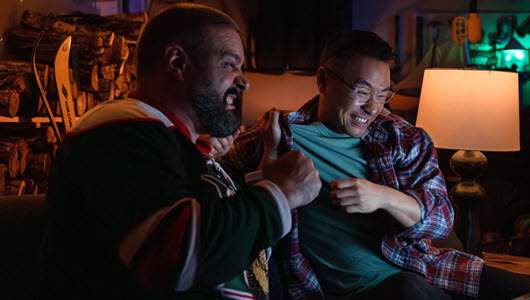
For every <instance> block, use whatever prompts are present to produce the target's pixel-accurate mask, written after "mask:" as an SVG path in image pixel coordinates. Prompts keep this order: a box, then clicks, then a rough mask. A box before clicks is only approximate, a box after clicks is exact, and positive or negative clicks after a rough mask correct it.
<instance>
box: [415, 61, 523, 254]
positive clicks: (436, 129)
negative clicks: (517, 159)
mask: <svg viewBox="0 0 530 300" xmlns="http://www.w3.org/2000/svg"><path fill="white" fill-rule="evenodd" d="M416 126H417V127H421V128H423V129H425V131H426V132H427V133H428V134H429V136H430V137H431V138H432V140H433V142H434V145H435V147H436V148H441V149H455V150H459V151H457V152H456V153H455V154H454V155H453V157H452V158H451V161H450V165H451V169H452V170H453V171H454V172H455V173H456V174H458V175H459V176H460V178H461V180H460V182H458V183H457V184H456V185H455V186H454V187H453V188H452V189H451V191H450V192H449V195H450V197H451V199H452V201H453V203H454V204H455V206H456V207H457V217H456V224H455V230H456V233H457V235H458V237H459V238H460V240H461V241H462V244H463V245H464V249H465V250H466V251H467V252H470V253H473V254H476V255H480V249H479V245H480V244H479V242H480V238H481V236H480V227H479V217H478V205H477V204H478V202H479V201H480V200H481V199H484V198H485V196H486V192H485V191H484V189H483V188H482V187H481V186H480V185H479V184H478V183H477V182H476V178H477V177H478V176H479V175H480V174H481V173H482V172H483V170H485V168H486V167H487V164H488V160H487V159H486V156H484V154H482V153H481V152H480V151H495V152H496V151H519V149H520V145H519V83H518V74H517V73H514V72H500V71H489V70H462V69H427V70H425V74H424V76H423V84H422V89H421V95H420V103H419V107H418V116H417V120H416Z"/></svg>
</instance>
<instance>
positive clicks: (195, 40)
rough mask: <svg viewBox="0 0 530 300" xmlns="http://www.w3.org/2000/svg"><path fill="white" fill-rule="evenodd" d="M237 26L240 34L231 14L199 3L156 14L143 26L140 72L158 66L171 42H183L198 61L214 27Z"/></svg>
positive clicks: (192, 58) (179, 6) (137, 52)
mask: <svg viewBox="0 0 530 300" xmlns="http://www.w3.org/2000/svg"><path fill="white" fill-rule="evenodd" d="M219 26H220V27H223V26H224V27H228V28H233V29H234V30H236V31H237V32H238V33H239V34H241V31H240V30H239V27H238V26H237V24H236V23H235V22H234V20H232V19H231V18H230V17H229V16H228V15H227V14H225V13H223V12H221V11H219V10H217V9H214V8H211V7H208V6H204V5H199V4H191V3H178V4H175V5H172V6H170V7H168V8H166V9H164V10H162V11H160V12H159V13H158V14H156V15H155V16H154V17H153V18H152V19H151V20H150V21H149V22H148V23H147V24H146V25H145V27H144V28H143V30H142V34H141V35H140V37H139V39H138V44H137V46H136V59H137V63H138V70H137V72H138V75H140V76H141V75H142V74H149V73H150V72H151V71H153V70H156V66H157V65H158V64H159V63H160V60H161V59H162V57H163V55H164V50H165V48H166V47H167V46H168V45H169V44H171V43H177V44H179V45H180V46H181V47H182V48H183V49H184V51H185V52H186V54H187V55H188V58H189V59H190V60H191V61H192V62H194V63H198V61H199V60H198V57H200V56H199V55H200V54H202V53H203V52H204V51H205V50H206V49H208V48H209V47H208V46H209V45H211V39H210V37H209V36H208V33H209V29H210V28H212V27H219Z"/></svg>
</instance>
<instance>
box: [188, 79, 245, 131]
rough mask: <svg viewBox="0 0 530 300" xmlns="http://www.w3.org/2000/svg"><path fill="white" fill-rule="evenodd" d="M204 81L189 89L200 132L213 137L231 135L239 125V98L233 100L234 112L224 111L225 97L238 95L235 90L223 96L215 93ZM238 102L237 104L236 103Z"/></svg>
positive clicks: (230, 90) (229, 90)
mask: <svg viewBox="0 0 530 300" xmlns="http://www.w3.org/2000/svg"><path fill="white" fill-rule="evenodd" d="M206 82H207V81H206V80H204V79H199V80H198V81H197V83H196V84H195V85H194V86H193V87H192V89H191V97H192V99H193V108H194V109H195V112H196V113H197V116H198V117H199V122H200V124H199V126H201V127H200V128H198V129H199V130H200V131H203V132H206V133H208V134H210V135H211V136H213V137H226V136H229V135H232V134H233V133H234V132H235V131H236V130H237V129H238V128H239V125H240V124H241V116H240V113H239V108H240V107H238V106H240V97H238V98H237V99H234V106H236V109H234V110H226V101H225V96H226V95H228V94H234V95H240V93H239V92H238V91H237V89H235V88H233V89H228V91H226V93H225V94H224V95H220V94H219V93H217V92H216V91H215V90H213V88H211V85H209V84H207V83H206ZM236 102H238V103H236Z"/></svg>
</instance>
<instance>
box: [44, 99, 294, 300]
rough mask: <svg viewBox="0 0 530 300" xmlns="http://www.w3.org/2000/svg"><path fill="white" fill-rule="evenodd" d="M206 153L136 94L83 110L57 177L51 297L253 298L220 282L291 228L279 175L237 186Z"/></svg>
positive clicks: (49, 256)
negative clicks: (86, 110) (274, 181)
mask: <svg viewBox="0 0 530 300" xmlns="http://www.w3.org/2000/svg"><path fill="white" fill-rule="evenodd" d="M199 150H202V151H203V152H205V153H207V152H209V146H208V145H199V144H198V145H195V144H193V143H192V142H191V140H190V134H189V131H188V130H187V128H186V127H185V126H184V125H183V124H182V123H181V122H180V121H179V120H178V119H177V118H176V117H175V116H174V115H172V114H170V113H169V112H167V111H165V110H164V108H162V107H159V106H157V105H156V104H154V103H151V102H149V100H147V99H145V98H142V97H141V96H139V95H136V94H130V95H129V98H128V99H126V100H116V101H108V102H105V103H103V104H100V105H98V106H97V107H96V108H94V109H93V110H91V111H89V112H88V113H86V114H85V115H83V116H82V117H81V118H80V119H79V120H78V121H77V122H76V124H75V125H74V127H73V129H72V131H71V132H70V133H69V134H68V136H67V137H66V138H65V139H64V141H63V143H62V144H61V146H60V148H59V149H58V151H57V155H56V158H55V160H54V164H53V167H52V170H51V173H50V181H49V193H48V195H47V202H48V204H49V207H50V212H51V216H50V224H49V226H48V229H47V234H46V238H45V240H44V243H43V248H42V253H43V255H42V258H43V260H42V262H43V276H42V282H43V284H42V286H43V288H42V293H41V294H42V295H43V297H44V298H53V299H63V298H64V299H66V298H68V299H209V298H217V297H219V296H227V297H231V298H236V299H237V298H238V297H239V298H245V299H249V298H252V295H250V294H245V293H243V294H238V292H239V291H237V290H230V289H223V288H220V289H218V288H217V287H220V286H222V285H223V283H225V282H227V281H230V280H231V279H233V278H234V277H236V275H238V274H241V273H242V272H243V270H245V269H246V268H247V267H248V266H249V265H250V263H251V262H252V260H253V259H254V258H255V257H256V256H257V254H258V253H259V252H260V250H262V249H265V248H267V247H270V246H271V245H273V244H275V243H276V242H277V241H278V240H279V239H280V238H281V237H282V236H284V235H285V234H286V233H287V232H288V231H289V230H290V226H291V219H290V218H291V217H290V211H289V207H288V205H287V202H286V199H285V196H284V195H283V193H282V192H281V190H280V189H279V188H278V187H277V186H276V185H275V184H274V183H272V182H270V181H266V180H265V181H260V182H258V183H257V184H255V185H253V186H251V187H245V188H242V189H239V187H238V186H237V185H236V184H235V183H234V182H232V181H231V179H230V177H229V176H228V175H226V173H224V171H223V170H222V168H221V167H220V166H219V165H218V164H217V163H215V161H213V160H212V159H209V158H208V157H207V156H205V155H204V154H202V153H201V152H200V151H199Z"/></svg>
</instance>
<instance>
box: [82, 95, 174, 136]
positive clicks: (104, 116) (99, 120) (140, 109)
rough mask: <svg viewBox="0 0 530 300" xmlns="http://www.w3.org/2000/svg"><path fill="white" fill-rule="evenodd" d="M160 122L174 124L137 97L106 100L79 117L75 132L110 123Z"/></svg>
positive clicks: (168, 124)
mask: <svg viewBox="0 0 530 300" xmlns="http://www.w3.org/2000/svg"><path fill="white" fill-rule="evenodd" d="M142 121H143V122H145V121H151V122H159V123H161V124H163V125H165V126H166V127H171V126H173V125H174V124H173V123H172V122H171V121H170V120H169V119H168V118H167V117H166V116H165V115H164V114H163V113H162V112H160V111H159V110H157V109H155V108H154V107H152V106H150V105H148V104H146V103H143V102H141V101H139V100H136V99H124V100H112V101H106V102H103V103H101V104H99V105H98V106H96V107H95V108H93V109H92V110H90V111H89V112H87V113H86V114H84V115H83V116H82V117H81V118H79V119H78V120H77V121H76V123H75V125H74V127H73V128H72V132H73V133H78V132H82V131H87V130H90V129H93V128H97V127H99V126H102V125H106V124H109V123H120V122H142Z"/></svg>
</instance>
